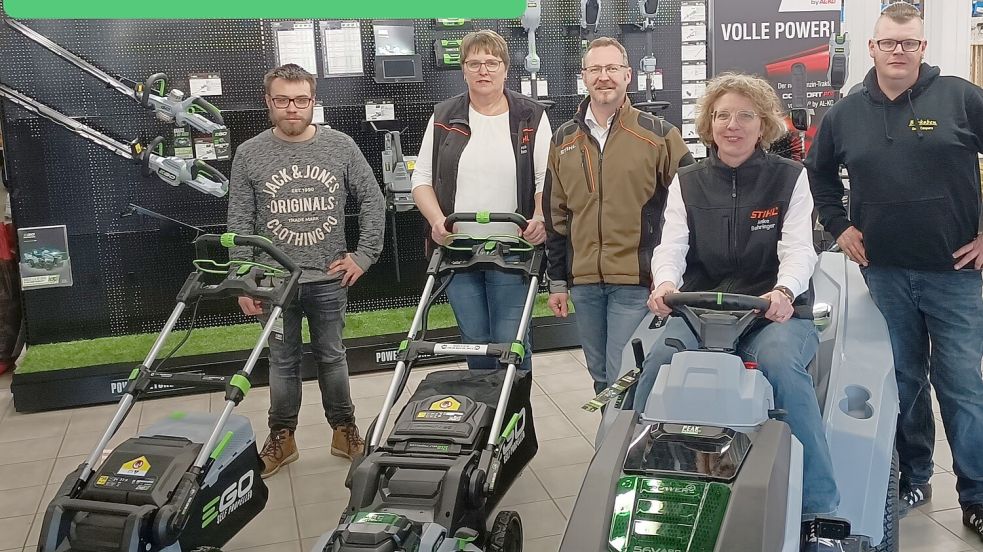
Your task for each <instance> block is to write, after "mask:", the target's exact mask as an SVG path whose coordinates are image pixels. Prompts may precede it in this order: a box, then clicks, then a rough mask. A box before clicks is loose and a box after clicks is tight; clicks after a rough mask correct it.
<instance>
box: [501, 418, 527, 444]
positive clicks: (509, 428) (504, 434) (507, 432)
mask: <svg viewBox="0 0 983 552" xmlns="http://www.w3.org/2000/svg"><path fill="white" fill-rule="evenodd" d="M521 418H522V416H521V415H519V413H518V412H516V413H515V414H513V415H512V419H511V420H509V425H507V426H505V431H503V432H502V440H505V439H508V438H509V436H511V435H512V432H513V431H515V426H516V425H517V424H518V423H519V420H520V419H521Z"/></svg>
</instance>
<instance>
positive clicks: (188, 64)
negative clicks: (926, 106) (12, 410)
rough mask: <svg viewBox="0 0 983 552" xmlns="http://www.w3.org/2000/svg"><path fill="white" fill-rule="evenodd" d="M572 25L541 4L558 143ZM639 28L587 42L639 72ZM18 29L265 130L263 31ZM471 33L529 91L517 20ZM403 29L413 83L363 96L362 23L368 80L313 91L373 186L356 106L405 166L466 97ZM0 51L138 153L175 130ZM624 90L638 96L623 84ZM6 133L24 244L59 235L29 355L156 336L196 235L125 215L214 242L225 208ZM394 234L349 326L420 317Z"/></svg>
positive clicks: (571, 99)
mask: <svg viewBox="0 0 983 552" xmlns="http://www.w3.org/2000/svg"><path fill="white" fill-rule="evenodd" d="M0 6H2V0H0ZM679 10H680V1H679V0H668V1H666V0H663V2H661V3H660V9H659V13H660V21H659V23H658V25H657V27H656V28H655V29H654V33H653V36H654V37H655V48H656V51H655V55H656V57H657V58H658V59H659V60H660V61H659V65H660V68H661V69H662V70H663V81H664V85H663V89H662V90H660V91H658V99H665V100H668V101H670V102H671V104H672V108H671V109H670V110H668V111H667V112H665V113H664V114H665V117H666V119H667V120H669V121H670V122H672V123H674V124H676V125H679V124H680V112H681V107H680V103H681V102H680V94H681V92H680V87H681V85H680V82H681V72H682V69H681V64H680V49H679V48H680V43H679V36H680V24H679V20H680V15H679ZM578 19H579V2H576V3H575V2H573V1H570V0H549V1H546V2H543V24H542V27H541V28H540V30H539V33H538V46H539V55H540V56H541V58H542V64H543V70H542V72H541V73H540V76H541V78H542V77H545V78H546V79H548V81H549V98H550V99H552V100H555V101H556V106H555V107H553V108H552V110H551V111H550V118H551V121H553V126H554V128H555V127H556V126H558V125H559V124H561V123H562V122H563V121H565V120H567V119H569V118H570V117H571V116H572V115H573V113H574V112H575V110H576V106H577V104H578V102H579V101H580V99H581V96H580V95H579V94H578V93H577V88H576V79H575V77H576V75H577V74H578V73H579V71H578V69H579V64H580V55H579V53H580V37H579V36H578V35H577V33H576V32H574V33H571V32H570V31H571V30H572V29H571V27H572V28H573V30H576V29H577V28H578V27H577V21H578ZM639 20H640V18H639V15H638V11H637V6H636V5H635V4H634V3H628V2H623V3H619V4H617V5H615V6H613V7H611V8H610V9H607V10H606V11H604V12H602V17H601V28H600V29H599V31H600V34H603V35H606V36H617V37H620V38H621V39H622V41H623V42H624V43H625V45H626V48H627V49H628V51H629V55H630V58H631V61H632V64H633V65H634V66H636V67H637V63H638V60H639V59H640V58H641V57H642V56H643V55H645V53H646V51H647V47H646V45H645V34H644V33H643V32H641V31H639V30H638V27H637V23H638V22H639ZM29 25H30V26H31V27H32V28H33V29H35V30H36V31H38V32H40V33H41V34H43V35H45V36H47V37H49V38H51V39H52V40H54V41H55V42H57V43H59V44H61V45H63V46H64V47H66V48H68V49H69V50H71V51H74V52H75V53H77V54H79V55H80V56H82V57H85V58H87V59H89V60H90V61H92V62H94V63H96V65H98V66H100V67H102V68H104V69H106V70H107V71H108V72H110V73H116V74H120V75H123V76H125V77H127V78H132V79H143V78H146V77H147V76H148V75H150V74H152V73H155V72H158V71H163V72H166V73H168V74H169V75H170V76H171V78H172V84H171V86H174V87H177V88H181V89H184V90H187V86H188V80H187V79H188V75H189V73H192V72H203V71H204V72H208V71H216V72H220V73H221V76H222V83H223V94H222V96H219V97H215V98H209V99H210V100H212V101H214V103H215V104H216V105H217V106H218V107H220V108H221V109H222V110H223V112H224V115H225V117H226V123H227V125H228V126H229V128H230V138H231V143H232V146H233V147H235V146H237V145H238V144H239V143H241V142H243V141H244V140H246V139H248V138H250V137H252V136H254V135H256V134H257V133H259V132H260V131H262V130H263V129H264V128H267V127H268V124H269V123H268V120H267V113H266V109H265V106H264V105H263V101H262V75H263V73H264V72H265V71H266V70H267V69H269V68H271V67H272V66H274V65H275V64H276V55H275V49H274V46H273V44H274V43H275V37H274V36H273V31H271V25H272V22H271V21H258V20H221V21H217V20H213V21H204V20H187V21H174V20H162V21H126V22H121V21H93V20H78V21H55V20H44V21H41V20H39V21H31V22H29ZM474 27H475V28H491V29H494V30H497V31H498V32H499V33H500V34H502V35H503V36H504V37H505V39H506V40H507V41H508V43H509V46H510V51H511V56H512V68H511V69H510V71H509V78H508V80H507V82H506V86H507V87H508V88H510V89H513V90H518V89H519V88H520V83H519V80H520V76H524V75H526V72H525V70H524V68H523V60H524V58H525V56H526V51H527V46H526V35H525V33H524V32H523V30H522V29H521V27H520V25H519V22H518V20H494V21H493V20H479V21H475V22H474ZM414 28H415V30H416V32H417V41H416V47H417V51H418V52H419V53H420V54H421V55H422V56H423V59H424V71H423V72H424V80H425V82H423V83H410V84H385V85H380V84H377V83H375V82H374V81H373V79H372V73H373V65H374V63H373V61H374V56H373V37H372V26H371V21H362V30H361V36H362V39H363V45H364V47H363V50H364V59H363V65H364V67H365V74H364V75H362V76H358V77H344V78H337V79H326V78H321V79H319V81H318V97H319V99H320V100H321V102H322V103H323V104H324V107H325V119H326V121H327V123H328V124H330V125H331V126H332V127H333V128H336V129H338V130H340V131H342V132H345V133H346V134H349V135H351V136H352V137H353V138H354V139H355V141H356V143H357V144H358V146H359V147H360V149H361V150H362V152H363V153H364V155H365V157H366V159H367V160H368V161H369V164H370V165H371V166H373V168H374V169H375V170H376V176H377V179H379V180H380V182H381V168H380V167H381V159H380V154H381V150H382V146H383V139H382V137H381V136H380V135H378V134H376V133H374V132H373V131H371V130H369V129H366V128H365V127H364V125H362V123H361V120H362V119H364V111H365V109H364V102H365V100H367V99H379V98H387V99H391V100H394V101H395V103H396V117H397V119H399V120H400V121H402V122H403V123H405V124H406V125H407V126H408V131H407V133H406V134H405V135H404V137H403V141H402V145H403V148H404V153H405V154H407V155H414V154H416V152H417V150H418V149H419V144H420V140H421V139H422V135H423V130H424V127H425V125H426V121H427V119H428V118H429V116H430V114H431V113H432V111H433V106H434V104H435V103H436V102H437V101H440V100H443V99H445V98H447V97H450V96H452V95H454V94H457V93H460V92H463V91H464V90H465V86H464V81H463V78H462V75H461V73H460V70H459V69H454V70H447V71H437V70H436V68H435V67H434V65H435V62H434V55H433V44H434V42H433V41H434V38H435V36H436V35H435V29H434V21H433V20H415V21H414ZM463 34H464V33H463V32H460V33H458V35H459V36H457V37H460V36H463ZM0 51H3V52H4V55H2V56H0V81H2V82H3V83H4V84H7V85H8V86H12V87H14V88H16V89H18V90H20V91H21V92H24V93H27V94H29V95H30V96H32V97H34V98H36V99H37V100H40V101H42V102H44V103H46V104H48V105H50V106H52V107H54V108H56V109H59V110H60V111H62V112H63V113H65V114H67V115H70V116H73V117H78V118H79V119H80V120H81V121H83V122H85V123H87V124H89V125H91V126H93V127H96V128H98V129H100V130H102V131H103V132H106V133H107V134H109V135H111V136H113V137H114V138H118V139H120V140H126V141H128V140H129V139H132V138H138V137H139V138H143V139H144V140H149V139H150V138H152V137H153V136H156V135H157V134H165V135H166V133H169V132H171V127H169V126H168V125H166V124H163V123H157V122H155V121H154V120H153V115H152V114H150V113H149V112H147V111H144V110H142V109H141V108H139V107H138V106H137V105H136V103H135V102H132V101H131V100H129V99H128V98H125V97H123V95H122V94H117V93H115V92H113V91H111V90H107V89H106V88H105V87H104V85H103V84H102V83H100V82H98V81H96V80H95V79H93V78H90V77H89V76H87V75H84V74H82V73H81V72H80V71H79V70H77V69H76V68H75V67H73V66H71V65H70V64H68V63H66V62H65V61H63V60H61V59H58V58H56V57H55V56H54V55H53V54H51V53H50V52H48V51H46V50H43V49H41V48H39V47H38V46H37V45H34V44H33V43H29V42H28V41H27V40H26V39H25V38H24V37H22V36H20V35H19V34H17V33H16V32H15V31H13V30H11V29H9V28H6V25H0ZM632 90H637V88H636V87H635V83H633V88H632ZM632 99H633V101H639V100H642V99H644V93H641V92H633V94H632ZM3 122H4V123H5V127H6V128H5V130H6V133H7V138H8V142H9V143H8V144H7V146H8V153H9V156H8V162H9V169H10V170H9V175H10V177H11V178H10V183H11V190H12V198H11V201H12V205H13V215H14V222H15V223H16V224H17V225H18V227H20V228H23V227H29V226H44V225H57V224H67V225H68V235H69V246H70V248H71V251H70V255H71V258H72V262H73V273H74V275H75V281H74V285H73V286H72V287H70V288H52V289H44V290H32V291H30V292H27V293H25V306H26V311H27V322H28V331H29V336H30V342H31V343H46V342H54V341H66V340H73V339H85V338H93V337H106V336H117V335H125V334H131V333H145V332H149V333H152V332H156V331H157V330H158V329H159V328H160V326H161V324H163V321H164V320H165V319H166V318H167V315H168V314H169V313H170V311H171V309H172V308H173V305H174V297H175V295H176V292H177V290H178V289H179V288H180V286H181V284H182V283H183V281H184V279H185V277H186V276H187V273H188V272H189V271H190V269H191V264H190V263H191V260H192V259H193V258H195V257H196V252H195V251H194V248H193V247H191V246H190V245H189V242H190V240H191V239H192V238H193V237H194V233H193V232H190V233H189V231H188V230H186V229H181V228H178V227H173V226H168V225H166V224H164V223H161V222H160V221H157V220H153V219H147V218H143V217H140V216H130V217H121V216H120V215H121V213H122V212H123V211H125V210H126V207H127V205H128V204H129V203H131V202H132V203H134V204H137V205H140V206H141V207H145V208H147V209H151V210H154V211H156V212H158V213H162V214H164V215H167V216H169V217H173V218H175V219H178V220H181V221H183V222H186V223H189V224H193V225H196V226H198V227H200V228H202V229H204V230H205V231H207V232H221V231H224V223H225V212H226V200H225V199H223V198H214V197H210V196H205V195H202V194H200V193H198V192H196V191H194V190H191V189H188V188H185V187H181V188H172V187H171V186H168V185H166V184H165V183H163V182H161V181H159V180H158V179H156V178H143V177H141V176H140V175H139V169H138V168H137V167H135V166H133V165H131V164H129V163H128V162H127V161H126V160H123V159H121V158H118V157H116V156H114V155H112V154H110V153H108V152H106V151H105V150H102V149H101V148H99V147H97V146H94V145H91V144H89V143H88V142H86V141H85V140H83V139H81V138H79V137H77V136H73V135H71V134H69V133H68V132H67V131H65V130H63V129H61V128H60V127H58V126H56V125H54V124H52V123H49V122H47V121H44V120H39V119H38V118H37V117H36V116H33V115H32V114H30V113H28V112H26V111H24V110H23V109H20V108H17V107H14V106H10V105H7V109H4V115H3ZM11 138H13V140H11ZM209 163H210V164H212V165H213V166H214V167H215V168H217V169H219V170H221V171H222V172H224V173H225V174H226V175H228V174H229V172H230V169H231V163H230V162H228V161H209ZM349 214H350V215H355V214H356V213H349ZM354 220H355V219H354V218H351V219H349V221H352V222H354ZM395 227H396V228H398V229H399V253H400V257H399V262H398V265H399V266H400V268H401V272H402V280H401V281H397V280H396V279H395V277H394V266H395V265H396V264H397V263H396V259H395V258H394V256H393V250H392V245H391V243H392V229H393V225H390V228H389V229H388V231H387V236H386V245H385V249H384V251H383V257H382V259H381V260H380V262H379V264H377V265H376V267H374V268H373V269H372V270H371V271H370V272H369V273H368V274H366V276H365V277H364V278H363V279H362V280H361V281H360V282H359V284H358V285H357V286H356V287H355V288H353V290H352V295H351V301H350V308H351V309H352V310H374V309H380V308H393V307H403V306H411V305H415V304H416V303H417V301H418V298H419V292H420V289H421V288H422V281H423V278H424V277H425V273H424V269H425V264H426V259H425V257H424V255H423V234H424V231H423V226H422V218H421V217H420V216H419V214H418V213H416V212H409V213H400V214H398V215H397V220H396V224H395ZM346 233H347V234H348V237H349V240H350V242H351V241H353V240H354V239H355V238H356V237H357V227H356V225H355V224H351V225H350V227H349V231H348V232H346ZM350 246H352V247H353V246H354V244H353V243H350ZM246 321H247V319H246V318H245V317H244V316H243V315H241V313H239V312H238V309H237V308H236V306H235V304H234V302H233V301H228V302H227V303H226V304H220V305H203V306H202V308H201V311H200V312H199V313H198V319H197V324H198V325H224V324H231V323H239V322H246Z"/></svg>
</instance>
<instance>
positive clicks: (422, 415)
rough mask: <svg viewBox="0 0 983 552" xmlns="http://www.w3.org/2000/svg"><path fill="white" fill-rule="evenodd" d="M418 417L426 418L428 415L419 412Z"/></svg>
mask: <svg viewBox="0 0 983 552" xmlns="http://www.w3.org/2000/svg"><path fill="white" fill-rule="evenodd" d="M416 417H417V418H426V417H427V413H426V412H417V413H416Z"/></svg>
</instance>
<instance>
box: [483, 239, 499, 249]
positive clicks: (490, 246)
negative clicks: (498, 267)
mask: <svg viewBox="0 0 983 552" xmlns="http://www.w3.org/2000/svg"><path fill="white" fill-rule="evenodd" d="M496 247H498V242H497V241H486V242H485V251H494V250H495V248H496Z"/></svg>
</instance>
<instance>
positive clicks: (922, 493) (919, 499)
mask: <svg viewBox="0 0 983 552" xmlns="http://www.w3.org/2000/svg"><path fill="white" fill-rule="evenodd" d="M929 500H932V484H931V483H925V484H922V485H916V484H912V483H904V482H902V484H901V490H900V495H899V496H898V518H899V519H900V518H903V517H905V516H906V515H908V512H910V511H911V509H912V508H917V507H919V506H921V505H922V504H925V503H926V502H928V501H929Z"/></svg>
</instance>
